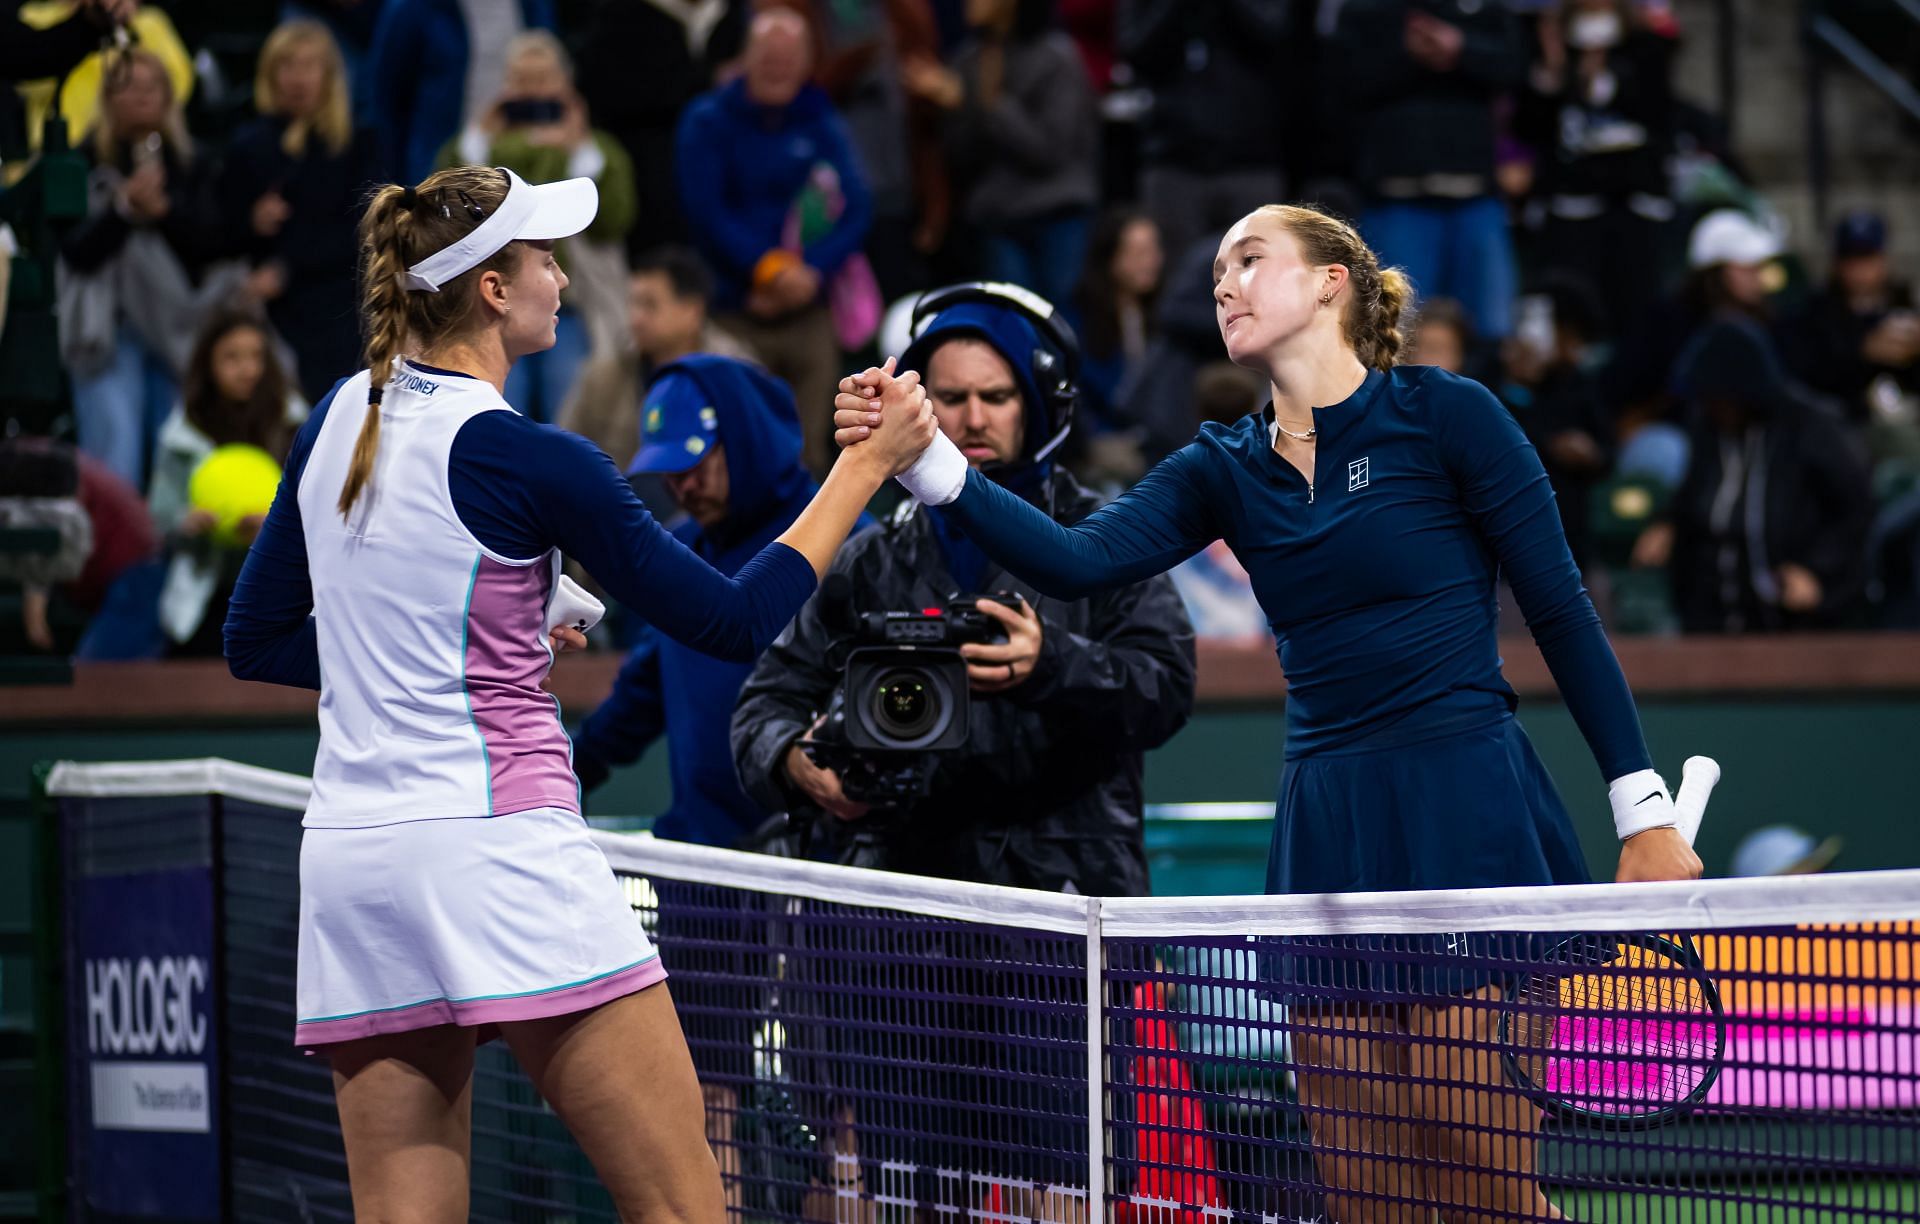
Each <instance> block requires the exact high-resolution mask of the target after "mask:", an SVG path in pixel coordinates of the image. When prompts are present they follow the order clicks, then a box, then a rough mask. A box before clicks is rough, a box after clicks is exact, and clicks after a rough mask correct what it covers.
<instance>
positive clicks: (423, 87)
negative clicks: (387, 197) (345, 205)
mask: <svg viewBox="0 0 1920 1224" xmlns="http://www.w3.org/2000/svg"><path fill="white" fill-rule="evenodd" d="M519 4H520V20H521V24H522V25H523V26H525V28H527V29H530V30H531V29H544V30H550V29H552V28H553V5H552V2H551V0H519ZM468 46H469V44H468V42H467V18H466V12H465V9H464V7H463V6H462V4H461V3H460V0H386V7H385V8H383V9H382V10H381V12H380V23H379V25H377V26H375V27H374V32H373V51H372V54H371V56H370V58H369V62H368V64H367V65H366V71H367V72H369V73H371V74H372V76H373V92H374V107H375V110H374V114H375V115H376V116H378V120H377V122H378V125H379V126H378V130H379V131H380V132H382V133H384V134H385V139H386V147H385V148H384V149H382V150H381V159H382V161H383V162H385V164H386V165H387V166H389V167H391V168H392V170H393V173H395V174H397V175H398V176H399V179H400V181H401V182H403V183H417V182H419V181H420V180H421V179H423V178H425V177H427V175H429V174H432V173H433V165H434V158H436V157H438V156H439V154H440V146H441V145H443V144H445V143H447V141H449V140H451V139H452V138H453V136H454V135H455V134H456V133H458V132H459V131H460V125H461V124H462V123H464V122H465V121H466V120H468V119H469V118H476V117H477V116H470V115H467V114H466V113H465V111H466V106H467V54H468V51H467V48H468Z"/></svg>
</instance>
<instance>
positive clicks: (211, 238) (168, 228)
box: [60, 142, 233, 280]
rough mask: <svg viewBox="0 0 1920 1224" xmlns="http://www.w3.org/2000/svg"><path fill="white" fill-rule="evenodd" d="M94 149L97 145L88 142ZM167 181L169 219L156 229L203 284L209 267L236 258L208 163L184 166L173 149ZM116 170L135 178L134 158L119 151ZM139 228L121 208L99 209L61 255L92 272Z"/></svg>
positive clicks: (164, 156)
mask: <svg viewBox="0 0 1920 1224" xmlns="http://www.w3.org/2000/svg"><path fill="white" fill-rule="evenodd" d="M88 147H89V148H91V142H88ZM160 158H161V162H162V164H163V165H164V166H165V167H166V175H167V204H168V207H167V215H166V216H164V217H162V218H161V219H160V220H159V221H157V222H155V223H154V229H156V230H157V231H158V232H159V233H160V235H161V237H163V238H165V239H166V243H167V247H168V249H169V250H171V251H172V252H173V255H174V258H176V259H178V260H179V261H180V266H181V267H182V268H184V269H185V270H186V272H187V275H188V276H189V277H190V278H192V279H194V280H198V279H199V275H200V273H201V272H202V271H204V270H205V268H206V266H207V265H208V264H209V263H211V262H213V261H214V260H216V259H219V258H221V257H223V256H226V255H230V254H231V253H232V247H233V244H232V240H231V237H230V236H229V235H228V233H227V232H226V228H225V226H224V225H223V224H222V223H221V218H220V209H219V205H218V202H217V201H218V197H217V195H216V194H215V191H214V177H213V174H212V173H211V169H210V166H209V164H208V162H207V160H206V159H205V158H194V159H192V160H190V161H183V160H182V159H181V158H180V156H179V154H178V153H176V152H175V150H174V149H173V147H172V146H171V145H168V146H163V148H162V149H161V153H160ZM114 165H115V166H116V167H117V168H118V169H119V170H120V171H121V172H122V173H126V174H131V173H132V172H133V157H132V153H131V151H130V150H129V149H127V148H124V147H123V148H120V149H117V150H115V157H114ZM134 225H135V222H132V221H129V220H128V219H127V218H126V217H124V216H122V215H121V213H120V210H119V209H118V208H116V207H106V208H101V209H98V210H96V211H94V212H92V213H90V214H88V215H87V217H85V218H84V219H83V220H81V221H78V222H75V223H74V226H73V228H72V229H70V230H68V231H67V233H66V236H65V237H64V238H62V239H61V243H60V254H61V255H62V256H64V257H65V259H66V261H67V263H68V264H69V265H70V266H71V267H72V268H73V270H74V271H76V272H91V271H93V270H94V269H96V268H98V267H100V266H101V265H102V264H104V263H106V262H107V261H108V260H110V259H112V258H113V257H114V256H116V255H118V254H119V253H120V248H122V247H123V246H125V245H126V243H127V238H128V236H129V235H131V234H132V233H133V228H134Z"/></svg>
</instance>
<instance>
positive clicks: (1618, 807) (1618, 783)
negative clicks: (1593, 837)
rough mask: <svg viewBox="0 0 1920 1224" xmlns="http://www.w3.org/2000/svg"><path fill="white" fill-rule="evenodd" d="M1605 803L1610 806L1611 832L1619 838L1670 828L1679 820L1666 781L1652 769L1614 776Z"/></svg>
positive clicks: (1624, 838)
mask: <svg viewBox="0 0 1920 1224" xmlns="http://www.w3.org/2000/svg"><path fill="white" fill-rule="evenodd" d="M1607 802H1608V803H1610V804H1611V805H1612V806H1613V831H1614V832H1615V833H1617V834H1619V836H1620V840H1621V841H1625V840H1627V839H1628V838H1629V837H1632V836H1633V835H1634V834H1635V833H1645V832H1646V831H1647V830H1648V829H1670V828H1673V827H1674V826H1676V825H1677V824H1679V822H1680V818H1679V815H1678V814H1677V813H1676V812H1675V811H1674V810H1673V797H1672V796H1671V795H1669V794H1668V793H1667V784H1666V782H1665V781H1664V780H1662V779H1661V777H1660V775H1659V774H1658V773H1656V772H1655V771H1653V770H1651V769H1643V770H1640V771H1639V772H1638V773H1630V774H1624V775H1622V776H1620V777H1618V778H1615V779H1614V780H1613V781H1612V782H1611V783H1609V784H1608V786H1607Z"/></svg>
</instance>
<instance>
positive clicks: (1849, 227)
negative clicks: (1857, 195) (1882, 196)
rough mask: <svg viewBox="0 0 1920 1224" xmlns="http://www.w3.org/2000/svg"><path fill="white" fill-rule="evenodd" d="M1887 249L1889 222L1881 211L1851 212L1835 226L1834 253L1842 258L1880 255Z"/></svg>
mask: <svg viewBox="0 0 1920 1224" xmlns="http://www.w3.org/2000/svg"><path fill="white" fill-rule="evenodd" d="M1886 249H1887V223H1886V220H1885V219H1884V218H1883V217H1881V216H1880V214H1879V213H1871V212H1866V211H1864V210H1862V211H1859V212H1850V213H1848V214H1847V215H1846V216H1844V217H1842V218H1840V223H1839V224H1838V225H1836V226H1834V227H1833V253H1834V254H1835V255H1838V256H1839V257H1840V258H1842V259H1845V258H1847V257H1848V256H1850V255H1878V254H1879V253H1880V252H1882V251H1884V250H1886Z"/></svg>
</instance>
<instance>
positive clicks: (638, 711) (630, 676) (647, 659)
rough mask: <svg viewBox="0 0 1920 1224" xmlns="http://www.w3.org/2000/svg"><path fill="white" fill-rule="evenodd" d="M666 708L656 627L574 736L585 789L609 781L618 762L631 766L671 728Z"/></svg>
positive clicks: (576, 769)
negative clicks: (661, 688)
mask: <svg viewBox="0 0 1920 1224" xmlns="http://www.w3.org/2000/svg"><path fill="white" fill-rule="evenodd" d="M665 711H666V707H665V704H664V702H663V699H662V696H661V692H660V639H659V637H658V636H657V635H656V634H655V633H654V632H653V630H652V629H647V630H645V631H644V633H643V634H642V636H641V639H640V644H639V645H637V646H635V647H634V648H633V652H632V653H631V654H629V655H628V656H627V661H626V662H625V663H623V664H621V665H620V675H619V677H618V678H617V679H616V680H614V682H613V692H612V693H610V694H609V695H608V696H607V699H606V700H605V701H603V702H601V703H600V708H599V709H597V710H595V711H594V712H593V713H591V714H589V715H587V719H586V721H585V722H583V723H581V724H580V733H579V734H578V735H576V736H574V737H573V772H574V775H575V776H576V777H578V778H579V779H580V787H581V789H582V790H593V789H594V788H596V787H598V786H599V785H600V784H601V783H602V782H605V781H606V780H607V775H608V774H609V773H611V772H612V771H613V766H615V765H631V764H633V763H634V762H635V761H637V760H639V759H640V755H641V754H642V753H644V752H645V751H646V750H647V748H648V747H649V746H650V745H652V743H653V741H655V740H657V739H659V738H660V736H661V735H663V734H664V733H665V732H666V729H667V720H666V712H665Z"/></svg>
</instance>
